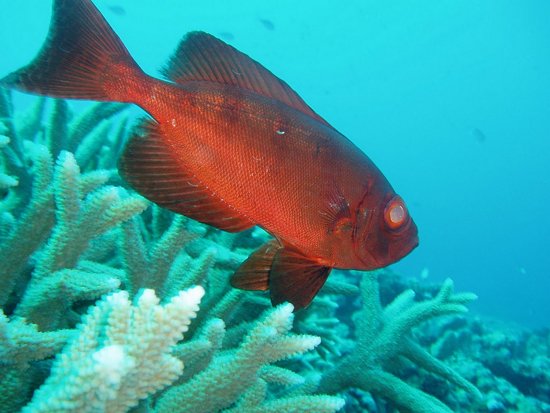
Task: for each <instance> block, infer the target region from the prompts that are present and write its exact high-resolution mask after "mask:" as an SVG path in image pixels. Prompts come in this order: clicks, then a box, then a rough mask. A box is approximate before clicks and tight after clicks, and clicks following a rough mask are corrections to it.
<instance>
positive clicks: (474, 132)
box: [470, 128, 487, 143]
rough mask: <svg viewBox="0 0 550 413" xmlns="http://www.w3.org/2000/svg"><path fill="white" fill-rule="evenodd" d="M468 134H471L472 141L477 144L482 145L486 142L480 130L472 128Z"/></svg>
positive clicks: (485, 137)
mask: <svg viewBox="0 0 550 413" xmlns="http://www.w3.org/2000/svg"><path fill="white" fill-rule="evenodd" d="M470 133H471V134H472V136H473V137H474V139H475V140H476V141H477V142H479V143H483V142H485V141H486V140H487V136H485V134H484V133H483V131H482V130H481V129H478V128H473V129H472V130H471V131H470Z"/></svg>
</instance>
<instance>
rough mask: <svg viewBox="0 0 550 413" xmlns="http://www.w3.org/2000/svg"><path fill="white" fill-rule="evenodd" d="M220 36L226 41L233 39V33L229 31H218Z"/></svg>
mask: <svg viewBox="0 0 550 413" xmlns="http://www.w3.org/2000/svg"><path fill="white" fill-rule="evenodd" d="M218 34H219V35H220V37H221V38H222V39H223V40H225V41H226V42H231V41H233V40H235V35H234V34H233V33H231V32H219V33H218Z"/></svg>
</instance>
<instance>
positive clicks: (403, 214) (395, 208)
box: [384, 196, 409, 229]
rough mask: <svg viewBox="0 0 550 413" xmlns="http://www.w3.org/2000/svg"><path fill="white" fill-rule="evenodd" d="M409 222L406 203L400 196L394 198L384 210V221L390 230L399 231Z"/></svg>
mask: <svg viewBox="0 0 550 413" xmlns="http://www.w3.org/2000/svg"><path fill="white" fill-rule="evenodd" d="M408 220H409V213H408V212H407V207H406V206H405V203H404V202H403V200H402V199H401V197H399V196H395V197H393V198H392V199H391V200H390V202H388V204H387V205H386V209H384V221H386V225H387V226H388V227H390V229H399V228H401V227H402V226H403V225H404V224H405V223H407V222H408Z"/></svg>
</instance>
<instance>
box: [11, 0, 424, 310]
mask: <svg viewBox="0 0 550 413" xmlns="http://www.w3.org/2000/svg"><path fill="white" fill-rule="evenodd" d="M163 74H164V75H165V77H166V78H167V79H168V81H164V80H160V79H156V78H153V77H150V76H148V75H146V74H145V73H143V72H142V71H141V69H140V68H139V67H138V66H137V64H136V63H135V62H134V61H133V59H132V58H131V57H130V55H129V53H128V52H127V50H126V48H125V47H124V45H123V44H122V42H121V41H120V39H119V38H118V37H117V36H116V34H115V33H114V32H113V31H112V29H111V28H110V26H109V25H108V23H107V22H106V21H105V19H104V18H103V17H102V16H101V14H100V13H99V11H98V10H97V9H96V8H95V6H94V5H93V3H92V2H91V1H89V0H55V1H54V6H53V17H52V24H51V26H50V33H49V35H48V39H47V41H46V43H45V45H44V46H43V48H42V50H41V51H40V53H39V54H38V56H37V57H36V58H35V59H34V60H33V62H31V63H30V64H29V65H28V66H26V67H24V68H22V69H20V70H18V71H16V72H14V73H12V74H10V75H8V76H7V77H6V78H4V79H2V81H1V83H2V84H3V85H5V86H9V87H13V88H18V89H20V90H25V91H29V92H31V93H37V94H42V95H48V96H55V97H63V98H76V99H96V100H104V101H120V102H129V103H134V104H137V105H139V106H140V107H142V108H143V109H144V110H145V111H146V112H147V113H148V114H149V115H150V116H151V119H147V120H144V121H143V122H141V124H140V126H139V127H138V128H137V129H136V131H135V133H134V137H133V138H132V139H130V141H129V143H128V144H127V147H126V149H125V152H124V154H123V156H122V158H121V160H120V165H119V167H120V172H121V174H122V175H123V177H125V179H126V180H127V181H128V183H129V184H130V185H131V186H132V187H134V188H135V189H136V190H137V191H138V192H140V193H141V194H142V195H144V196H145V197H147V198H149V199H150V200H152V201H153V202H156V203H157V204H159V205H160V206H163V207H165V208H168V209H170V210H172V211H174V212H177V213H180V214H183V215H186V216H189V217H191V218H193V219H196V220H198V221H201V222H204V223H207V224H210V225H213V226H215V227H217V228H220V229H223V230H226V231H232V232H238V231H242V230H245V229H248V228H250V227H252V226H255V225H259V226H261V227H262V228H264V229H265V230H266V231H268V232H269V233H270V234H272V235H273V236H274V238H275V240H274V241H270V242H268V243H267V244H265V245H263V246H261V247H260V248H259V249H258V250H257V251H256V252H255V253H253V254H252V255H251V256H250V257H249V259H248V260H247V261H245V262H244V263H243V264H242V265H241V267H240V268H239V269H238V270H237V272H236V273H235V274H234V275H233V277H232V280H231V281H232V284H233V285H235V286H237V287H240V288H245V289H251V290H267V289H269V290H270V292H271V298H272V301H273V302H274V303H279V302H282V301H290V302H292V303H293V304H294V305H295V306H296V307H297V308H300V307H304V306H307V305H308V304H309V302H310V301H311V299H312V298H313V297H314V296H315V294H316V293H317V291H318V290H319V288H320V287H321V286H322V285H323V283H324V282H325V280H326V278H327V276H328V274H329V272H330V270H331V269H332V268H348V269H351V268H353V269H363V270H367V269H375V268H380V267H383V266H386V265H389V264H390V263H392V262H395V261H397V260H399V259H401V258H402V257H404V256H405V255H407V254H408V253H409V252H410V251H411V250H412V249H413V248H414V247H415V246H416V245H417V244H418V238H417V229H416V226H415V224H414V222H413V221H412V219H411V218H410V216H409V214H408V212H407V209H406V207H405V204H404V202H403V200H402V199H401V198H400V197H399V196H398V195H396V194H395V192H394V191H393V189H392V187H391V185H390V184H389V183H388V181H387V180H386V178H385V177H384V175H383V174H382V173H381V172H380V171H379V169H378V168H377V167H376V166H375V165H374V163H373V162H372V161H371V160H370V159H369V158H368V157H367V156H366V155H365V154H364V153H363V152H362V151H360V150H359V149H358V148H357V147H356V146H355V145H354V144H353V143H352V142H351V141H349V140H348V139H347V138H345V137H344V136H343V135H342V134H340V133H339V132H338V131H337V130H336V129H334V128H333V127H332V126H331V125H330V124H328V123H327V122H326V121H325V120H324V119H323V118H321V117H320V116H319V115H317V114H316V113H315V112H313V110H312V109H311V108H310V107H309V106H308V105H307V104H306V103H305V102H304V101H303V100H302V99H301V98H300V97H299V96H298V95H297V94H296V93H295V92H294V91H293V90H292V89H291V88H290V87H289V86H288V85H287V84H286V83H285V82H283V81H281V80H280V79H278V78H277V77H275V76H274V75H273V74H272V73H271V72H269V71H268V70H267V69H265V68H264V67H263V66H261V65H260V64H259V63H257V62H255V61H254V60H252V59H251V58H250V57H248V56H246V55H244V54H243V53H241V52H239V51H238V50H236V49H234V48H233V47H231V46H229V45H227V44H225V43H224V42H222V41H221V40H219V39H216V38H215V37H213V36H211V35H208V34H206V33H203V32H192V33H190V34H188V35H187V36H186V37H185V38H184V40H183V41H182V42H181V43H180V45H179V47H178V49H177V51H176V53H175V55H174V56H173V57H172V59H171V61H170V62H169V64H168V65H167V67H166V68H165V69H164V70H163Z"/></svg>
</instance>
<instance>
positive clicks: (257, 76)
mask: <svg viewBox="0 0 550 413" xmlns="http://www.w3.org/2000/svg"><path fill="white" fill-rule="evenodd" d="M161 72H162V74H163V75H164V76H166V77H167V78H168V79H170V80H172V81H173V82H176V83H180V84H183V83H185V82H188V81H201V80H202V81H209V82H216V83H223V84H226V85H233V86H238V87H241V88H243V89H247V90H250V91H253V92H256V93H258V94H259V95H263V96H265V97H269V98H272V99H276V100H278V101H280V102H282V103H285V104H286V105H288V106H291V107H293V108H294V109H297V110H299V111H301V112H303V113H305V114H306V115H309V116H311V117H312V118H314V119H316V120H318V121H319V122H321V123H323V124H325V125H326V126H330V125H329V124H328V122H326V121H325V120H324V119H323V118H321V117H320V116H319V115H317V114H316V113H315V112H314V111H313V110H312V109H311V108H310V107H309V106H308V105H307V103H305V102H304V101H303V99H302V98H301V97H300V96H298V94H297V93H296V92H294V91H293V90H292V88H291V87H290V86H289V85H287V84H286V83H285V82H284V81H282V80H281V79H279V78H278V77H277V76H275V75H274V74H273V73H271V72H270V71H269V70H267V69H266V68H265V67H263V66H262V65H261V64H259V63H258V62H256V61H255V60H253V59H252V58H250V57H249V56H247V55H245V54H244V53H242V52H239V51H238V50H237V49H235V48H234V47H232V46H230V45H228V44H227V43H225V42H223V41H222V40H220V39H217V38H215V37H214V36H212V35H210V34H208V33H204V32H191V33H188V34H187V35H186V36H185V38H184V39H183V40H182V41H181V43H180V44H179V46H178V49H177V50H176V53H175V54H174V56H172V58H171V59H170V62H169V63H168V65H167V67H166V68H164V69H162V70H161ZM330 127H331V126H330Z"/></svg>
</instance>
